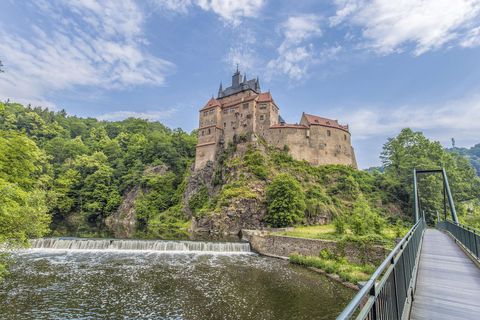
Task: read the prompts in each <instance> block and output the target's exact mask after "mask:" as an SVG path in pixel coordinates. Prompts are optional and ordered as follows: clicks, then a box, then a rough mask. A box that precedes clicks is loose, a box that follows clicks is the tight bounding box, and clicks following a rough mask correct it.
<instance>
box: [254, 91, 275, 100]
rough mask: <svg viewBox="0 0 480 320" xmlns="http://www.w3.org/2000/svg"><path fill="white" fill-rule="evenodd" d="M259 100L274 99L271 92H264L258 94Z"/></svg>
mask: <svg viewBox="0 0 480 320" xmlns="http://www.w3.org/2000/svg"><path fill="white" fill-rule="evenodd" d="M257 101H258V102H268V101H273V98H272V95H271V94H270V92H262V93H260V94H259V95H258V100H257Z"/></svg>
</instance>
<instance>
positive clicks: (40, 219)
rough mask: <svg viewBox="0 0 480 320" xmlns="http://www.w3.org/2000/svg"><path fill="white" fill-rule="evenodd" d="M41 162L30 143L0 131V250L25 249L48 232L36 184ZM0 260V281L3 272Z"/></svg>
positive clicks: (19, 136)
mask: <svg viewBox="0 0 480 320" xmlns="http://www.w3.org/2000/svg"><path fill="white" fill-rule="evenodd" d="M43 161H44V157H43V153H42V152H41V150H40V149H38V147H37V146H36V144H35V142H34V141H32V140H30V139H29V138H27V137H26V136H24V135H23V134H20V133H15V132H5V131H0V246H5V245H6V246H8V247H17V246H26V245H28V239H29V238H33V237H41V236H43V235H44V234H45V233H47V232H48V225H49V222H50V216H49V215H48V214H47V206H46V202H45V191H44V190H42V189H41V186H39V185H38V183H37V178H39V177H40V174H41V172H40V171H41V168H42V162H43ZM1 258H2V257H0V278H1V277H2V275H3V273H4V272H5V270H6V269H5V264H4V263H3V262H2V260H1Z"/></svg>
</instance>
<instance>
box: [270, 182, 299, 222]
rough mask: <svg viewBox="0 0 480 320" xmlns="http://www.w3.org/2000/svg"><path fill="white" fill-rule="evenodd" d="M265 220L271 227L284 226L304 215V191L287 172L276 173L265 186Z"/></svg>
mask: <svg viewBox="0 0 480 320" xmlns="http://www.w3.org/2000/svg"><path fill="white" fill-rule="evenodd" d="M267 206H268V214H267V218H266V221H267V222H268V223H269V224H270V225H272V226H273V227H286V226H290V225H292V224H293V223H295V222H297V221H300V220H301V219H302V218H303V217H304V211H305V206H306V205H305V193H304V192H303V189H302V187H301V186H300V183H298V181H297V180H296V179H295V178H294V177H292V176H291V175H289V174H279V175H277V176H276V177H275V178H274V179H273V181H272V183H270V185H269V186H268V187H267Z"/></svg>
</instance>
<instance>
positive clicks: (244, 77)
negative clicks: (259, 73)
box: [242, 73, 247, 83]
mask: <svg viewBox="0 0 480 320" xmlns="http://www.w3.org/2000/svg"><path fill="white" fill-rule="evenodd" d="M242 82H243V83H245V82H247V73H244V74H243V81H242Z"/></svg>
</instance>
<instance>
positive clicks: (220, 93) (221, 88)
mask: <svg viewBox="0 0 480 320" xmlns="http://www.w3.org/2000/svg"><path fill="white" fill-rule="evenodd" d="M222 96H223V87H222V83H221V82H220V87H219V88H218V97H219V98H221V97H222Z"/></svg>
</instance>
